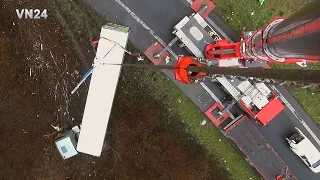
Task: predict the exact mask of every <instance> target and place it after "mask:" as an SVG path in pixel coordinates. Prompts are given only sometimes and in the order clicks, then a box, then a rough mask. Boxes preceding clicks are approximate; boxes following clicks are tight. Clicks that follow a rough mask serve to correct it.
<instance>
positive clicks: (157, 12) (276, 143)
mask: <svg viewBox="0 0 320 180" xmlns="http://www.w3.org/2000/svg"><path fill="white" fill-rule="evenodd" d="M88 4H90V5H91V6H92V7H93V8H94V9H96V10H97V11H98V12H99V13H101V14H103V15H104V16H105V17H106V19H107V20H108V21H110V22H113V23H118V24H122V25H126V26H129V27H130V28H131V33H130V37H129V39H130V41H131V42H132V43H133V44H134V45H135V46H136V47H137V48H138V49H139V50H140V51H142V52H144V51H145V50H146V49H147V48H148V47H149V46H150V45H151V44H152V43H153V42H155V41H156V39H158V40H159V39H160V40H162V41H163V42H166V43H168V42H169V41H170V40H171V39H173V38H174V36H173V35H172V34H171V32H172V31H173V26H174V25H175V24H176V23H178V22H179V21H180V20H181V19H182V18H183V17H184V16H189V15H191V14H192V13H193V11H192V9H190V8H189V7H188V4H187V3H186V1H184V0H162V1H158V0H148V1H145V0H134V1H132V0H121V1H120V0H108V1H105V0H90V1H88ZM130 13H131V14H130ZM210 18H211V19H212V20H213V21H214V22H215V23H216V24H217V25H218V26H219V27H220V28H221V29H222V30H223V31H224V32H225V33H226V34H227V35H228V36H229V37H230V39H232V40H234V41H235V40H237V39H239V38H238V37H237V36H236V35H235V33H234V32H232V31H231V30H230V28H228V26H227V25H225V24H223V22H222V21H221V19H219V18H218V17H217V16H215V15H214V14H213V13H211V14H210ZM220 35H221V34H220ZM172 49H173V51H174V52H175V53H176V54H184V55H186V54H187V52H186V51H185V50H182V49H180V48H178V47H177V46H174V47H173V48H172ZM171 63H174V62H171ZM164 73H165V74H166V75H168V77H169V78H170V79H174V77H173V73H172V72H171V71H167V70H164ZM173 82H174V83H175V84H176V85H177V86H178V87H179V88H181V89H182V90H183V91H184V93H185V94H186V95H187V96H188V97H189V98H190V99H191V100H192V101H193V102H194V103H195V104H196V105H197V106H198V107H199V109H200V110H201V111H205V110H206V108H207V107H203V106H202V105H201V104H199V101H198V96H199V95H200V94H201V93H203V92H204V89H203V88H202V87H201V86H200V85H196V84H194V85H184V84H181V83H179V82H178V81H175V80H174V81H173ZM281 93H284V95H285V96H287V97H286V98H288V100H289V102H290V104H291V103H292V104H293V107H294V108H295V109H296V110H297V112H298V113H299V115H300V116H302V118H303V119H305V122H306V124H307V125H309V127H311V128H312V130H314V131H315V134H316V135H317V136H318V138H320V136H319V129H318V128H316V126H315V124H314V123H313V122H312V120H311V119H310V118H309V117H308V115H307V114H306V113H305V112H304V111H303V110H302V109H301V107H299V105H298V104H297V103H296V102H295V100H294V99H292V97H291V96H290V95H289V94H287V93H286V92H285V91H284V90H281ZM290 97H291V98H290ZM294 126H297V127H298V128H300V129H301V130H302V131H303V132H304V133H305V134H306V135H307V136H308V137H310V138H312V137H311V135H310V134H309V133H308V132H307V130H306V129H305V128H304V127H303V126H302V124H301V123H300V121H299V119H298V118H297V117H296V116H295V115H294V114H293V113H292V111H290V110H289V109H288V108H286V109H285V111H284V112H282V113H281V114H279V115H278V116H277V117H276V118H275V119H274V120H273V121H272V122H271V123H270V124H269V125H268V126H267V127H257V128H258V130H259V131H260V132H261V134H262V135H263V136H264V137H265V139H266V140H267V141H268V143H269V144H270V145H271V146H272V147H273V149H274V150H275V151H276V152H277V153H278V154H279V156H280V157H281V158H282V160H283V161H284V162H285V163H286V164H287V165H288V166H289V168H290V170H291V171H292V172H293V173H294V174H295V175H296V177H297V178H298V179H301V180H305V179H306V180H319V179H320V174H314V173H313V172H312V171H311V170H309V169H308V168H307V167H306V166H305V165H304V164H303V162H302V161H301V160H300V159H299V158H298V157H297V156H296V155H294V154H293V153H292V152H291V151H290V149H289V148H288V145H287V142H286V141H285V137H287V136H288V135H291V133H292V132H293V130H294ZM317 130H318V131H317ZM313 142H314V143H315V141H314V140H313Z"/></svg>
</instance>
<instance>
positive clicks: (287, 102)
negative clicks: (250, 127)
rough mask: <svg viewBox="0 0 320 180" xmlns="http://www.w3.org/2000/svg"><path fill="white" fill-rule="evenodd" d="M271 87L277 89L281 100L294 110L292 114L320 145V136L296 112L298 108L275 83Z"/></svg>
mask: <svg viewBox="0 0 320 180" xmlns="http://www.w3.org/2000/svg"><path fill="white" fill-rule="evenodd" d="M271 88H272V89H273V90H274V91H276V92H277V93H278V94H279V95H280V98H281V100H282V101H283V102H284V103H285V104H286V106H287V107H288V108H289V110H290V111H291V112H292V114H293V115H294V116H295V117H296V118H297V119H298V120H299V121H300V123H301V124H302V126H303V127H304V128H305V129H306V130H307V131H308V132H309V134H310V135H311V136H312V138H313V139H314V140H315V141H316V142H317V144H318V145H319V146H320V140H319V139H318V137H317V136H316V135H315V134H314V133H313V131H312V130H311V129H310V128H309V126H308V125H307V124H306V123H305V122H304V120H303V119H302V118H301V117H300V116H299V114H298V113H297V112H296V110H295V109H294V108H293V107H292V105H291V104H290V103H289V101H288V100H287V99H286V98H285V97H284V96H283V95H282V94H281V92H280V91H279V90H278V89H277V88H276V87H275V86H273V85H271Z"/></svg>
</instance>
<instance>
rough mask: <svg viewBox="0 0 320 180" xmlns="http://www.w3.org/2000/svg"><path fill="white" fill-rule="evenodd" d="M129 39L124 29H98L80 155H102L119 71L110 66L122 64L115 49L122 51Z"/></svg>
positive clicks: (81, 134) (81, 133) (120, 52)
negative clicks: (99, 32)
mask: <svg viewBox="0 0 320 180" xmlns="http://www.w3.org/2000/svg"><path fill="white" fill-rule="evenodd" d="M128 35H129V32H128V30H127V29H126V27H114V26H104V27H102V29H101V34H100V40H99V44H98V48H97V54H96V58H95V68H94V69H93V72H92V77H91V82H90V87H89V92H88V96H87V102H86V106H85V109H84V114H83V119H82V127H81V132H80V136H79V141H78V146H77V150H78V151H79V152H83V153H86V154H90V155H94V156H100V155H101V151H102V147H103V143H104V138H105V134H106V130H107V125H108V121H109V116H110V113H111V109H112V104H113V99H114V95H115V92H116V89H117V84H118V79H119V74H120V71H121V66H117V65H110V64H122V61H123V56H124V50H123V49H121V48H119V47H116V46H119V45H120V46H122V47H125V46H126V44H127V40H128ZM116 43H118V45H116V46H115V44H116ZM101 63H108V64H109V65H108V64H101Z"/></svg>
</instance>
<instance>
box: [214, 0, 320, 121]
mask: <svg viewBox="0 0 320 180" xmlns="http://www.w3.org/2000/svg"><path fill="white" fill-rule="evenodd" d="M213 1H214V2H215V3H216V5H217V8H216V9H215V10H214V11H215V12H216V13H217V14H218V15H219V16H220V17H221V18H222V19H223V20H224V21H225V22H226V23H228V24H229V25H230V26H231V27H232V29H234V30H235V32H236V33H238V34H240V33H241V32H242V31H250V30H256V29H258V28H261V27H263V26H265V25H266V24H267V23H268V22H269V21H270V20H271V19H272V18H274V17H280V16H283V17H289V16H290V15H291V14H293V13H294V12H296V11H298V10H299V9H300V8H302V7H303V6H304V5H305V4H307V3H308V2H311V1H312V0H265V2H264V4H263V5H262V6H261V5H260V3H259V1H258V0H213ZM252 12H254V14H253V15H251V13H252ZM273 67H276V66H273ZM278 67H281V68H300V67H299V66H298V65H280V66H278ZM278 67H276V68H278ZM307 69H315V70H320V66H311V67H309V68H307ZM290 90H291V92H292V94H293V95H294V97H295V98H296V99H297V100H298V101H299V102H300V104H301V105H302V107H303V108H304V109H305V110H306V111H307V112H308V113H309V115H310V116H311V118H312V119H313V120H314V121H315V122H316V123H317V124H318V125H319V126H320V109H319V108H318V107H319V103H318V102H320V95H318V94H312V92H310V91H308V90H304V89H290Z"/></svg>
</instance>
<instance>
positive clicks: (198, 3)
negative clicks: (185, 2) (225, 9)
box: [190, 0, 216, 18]
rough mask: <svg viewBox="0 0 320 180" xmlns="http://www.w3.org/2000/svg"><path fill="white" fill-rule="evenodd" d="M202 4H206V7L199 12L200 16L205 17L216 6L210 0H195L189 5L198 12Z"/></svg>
mask: <svg viewBox="0 0 320 180" xmlns="http://www.w3.org/2000/svg"><path fill="white" fill-rule="evenodd" d="M204 5H207V6H208V8H207V10H206V11H205V12H203V13H202V14H201V17H202V18H206V17H207V16H208V15H209V14H210V13H211V12H212V11H213V9H214V8H215V7H216V5H215V4H214V3H213V2H212V1H211V0H195V1H194V2H193V3H192V5H191V6H190V7H191V9H193V10H194V11H195V12H199V11H200V10H201V8H202V7H203V6H204Z"/></svg>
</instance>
